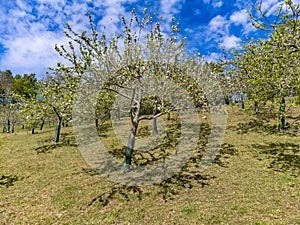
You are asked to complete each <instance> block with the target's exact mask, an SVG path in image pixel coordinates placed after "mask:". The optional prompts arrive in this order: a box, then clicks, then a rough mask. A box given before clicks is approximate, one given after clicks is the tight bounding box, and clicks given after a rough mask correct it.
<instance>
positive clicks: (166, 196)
mask: <svg viewBox="0 0 300 225" xmlns="http://www.w3.org/2000/svg"><path fill="white" fill-rule="evenodd" d="M192 125H193V124H191V127H193V126H192ZM179 128H180V124H173V125H171V126H170V130H169V131H167V135H166V136H165V138H164V140H163V141H162V142H161V143H160V145H159V146H158V147H157V148H154V149H152V150H149V151H146V152H139V151H136V152H135V154H134V156H133V163H134V165H135V166H145V165H151V164H153V163H154V164H155V163H158V162H161V161H162V160H164V158H166V157H168V156H169V154H170V153H172V152H174V147H175V146H176V144H177V142H178V141H177V139H178V138H179V137H180V129H179ZM200 129H201V132H200V133H199V140H198V146H197V148H196V149H195V151H194V154H193V156H192V157H190V159H189V160H188V162H186V164H185V166H184V167H183V168H182V169H181V171H179V172H178V173H176V174H174V175H173V176H172V177H169V178H167V179H165V180H163V181H162V182H160V183H158V184H152V185H149V186H147V187H146V188H145V187H139V186H128V185H121V184H112V187H111V188H110V189H109V190H108V191H106V192H104V193H101V194H100V195H98V196H96V197H95V198H93V199H92V200H90V201H89V203H88V204H87V206H88V207H89V206H91V205H93V204H100V205H101V206H107V205H108V204H109V203H110V202H111V201H113V200H119V199H120V197H121V199H123V200H125V201H130V200H131V199H132V198H135V197H134V196H137V197H138V199H139V200H142V199H143V198H145V197H146V196H147V195H148V194H149V191H150V192H151V194H154V195H157V196H159V197H160V198H162V199H163V200H164V201H169V200H172V199H174V198H176V196H178V195H180V194H181V193H182V191H183V190H184V189H193V188H194V187H200V188H204V187H205V186H208V185H209V183H210V180H212V179H215V178H216V177H213V176H210V175H207V174H204V173H203V172H201V171H200V170H199V168H198V167H199V165H200V162H201V157H202V155H203V153H204V151H205V147H206V144H207V141H208V137H209V135H210V126H209V124H208V123H201V124H200ZM145 135H148V133H147V134H146V133H145ZM168 149H169V150H168ZM124 150H125V148H124V146H123V147H120V146H118V147H117V148H114V149H113V150H112V151H109V152H110V154H112V155H113V157H115V158H120V159H122V158H123V157H124ZM235 154H237V150H236V149H235V148H234V146H232V145H230V144H226V143H225V144H223V145H222V148H221V150H220V151H219V153H218V155H217V157H216V158H215V161H214V163H216V164H218V165H220V166H223V167H226V165H227V162H224V160H223V159H227V158H229V157H231V156H233V155H235ZM120 170H121V168H120ZM83 172H84V173H86V174H88V175H90V176H95V175H97V174H98V173H97V170H87V169H84V170H83ZM145 189H146V190H145ZM147 190H148V191H147Z"/></svg>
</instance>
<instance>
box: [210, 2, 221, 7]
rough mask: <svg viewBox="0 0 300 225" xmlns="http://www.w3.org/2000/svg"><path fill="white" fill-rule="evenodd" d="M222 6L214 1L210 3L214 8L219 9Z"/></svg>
mask: <svg viewBox="0 0 300 225" xmlns="http://www.w3.org/2000/svg"><path fill="white" fill-rule="evenodd" d="M222 5H223V2H222V1H214V2H213V3H212V6H213V7H214V8H220V7H222Z"/></svg>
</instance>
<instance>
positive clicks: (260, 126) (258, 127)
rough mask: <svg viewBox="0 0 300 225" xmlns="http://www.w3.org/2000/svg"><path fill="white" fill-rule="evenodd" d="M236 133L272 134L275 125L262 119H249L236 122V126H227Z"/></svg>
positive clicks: (275, 128)
mask: <svg viewBox="0 0 300 225" xmlns="http://www.w3.org/2000/svg"><path fill="white" fill-rule="evenodd" d="M228 128H231V129H232V130H234V131H236V132H237V133H238V134H247V133H249V132H256V133H267V134H273V133H276V131H277V126H276V125H273V124H268V123H267V122H265V121H264V120H262V119H259V118H257V119H251V120H250V121H249V122H245V123H238V124H237V125H236V126H228Z"/></svg>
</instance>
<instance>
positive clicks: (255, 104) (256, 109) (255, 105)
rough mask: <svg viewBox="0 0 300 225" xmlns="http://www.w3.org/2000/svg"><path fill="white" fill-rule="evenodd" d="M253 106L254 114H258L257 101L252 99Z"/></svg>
mask: <svg viewBox="0 0 300 225" xmlns="http://www.w3.org/2000/svg"><path fill="white" fill-rule="evenodd" d="M254 108H255V114H256V115H258V114H259V109H258V102H257V101H254Z"/></svg>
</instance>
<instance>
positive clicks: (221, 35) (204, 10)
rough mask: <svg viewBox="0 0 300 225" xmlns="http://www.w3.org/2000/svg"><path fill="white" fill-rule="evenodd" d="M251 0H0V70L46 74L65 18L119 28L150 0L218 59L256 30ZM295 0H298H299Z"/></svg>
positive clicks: (272, 1)
mask: <svg viewBox="0 0 300 225" xmlns="http://www.w3.org/2000/svg"><path fill="white" fill-rule="evenodd" d="M249 2H252V3H254V2H255V0H152V1H150V0H148V1H141V0H10V1H0V70H6V69H10V70H11V71H12V73H13V74H24V73H35V74H37V75H38V76H41V75H42V74H44V73H45V72H46V70H47V67H49V66H51V67H53V66H55V65H56V63H57V62H58V61H62V59H61V57H60V56H59V55H58V53H57V52H56V51H55V50H54V45H55V44H59V45H60V44H65V43H67V40H66V38H65V35H64V33H63V30H64V29H65V22H68V23H70V25H71V26H72V28H74V30H76V31H79V32H80V31H82V30H87V29H88V20H87V17H86V13H87V12H91V13H92V15H93V16H94V17H95V19H96V21H97V26H98V27H99V28H101V27H102V26H107V28H108V32H109V33H110V34H114V33H116V32H118V30H119V28H120V27H119V26H120V23H119V21H120V18H121V16H122V15H125V16H126V15H127V16H129V15H130V11H131V9H132V8H133V7H134V8H136V9H137V11H139V10H140V11H141V10H142V9H143V8H144V7H147V5H148V4H151V5H152V10H153V11H156V12H157V13H158V14H159V15H161V16H162V17H163V18H171V17H172V16H174V17H175V18H176V19H178V21H179V22H180V28H181V35H183V36H186V37H187V43H188V48H189V50H190V51H195V52H200V53H201V54H202V55H204V57H205V59H206V60H208V61H211V60H216V59H217V58H218V57H219V56H220V54H221V48H222V47H223V48H225V49H229V48H238V47H239V46H241V44H242V43H243V42H245V41H247V40H248V39H250V38H251V37H257V36H258V33H257V30H256V29H255V28H254V27H253V26H252V25H251V23H250V21H249V19H248V16H247V14H246V12H245V10H246V9H250V5H249ZM279 2H280V1H279V0H263V9H264V10H265V11H268V12H269V14H272V13H274V12H275V10H276V8H277V7H278V5H279ZM297 2H299V1H297Z"/></svg>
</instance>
